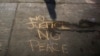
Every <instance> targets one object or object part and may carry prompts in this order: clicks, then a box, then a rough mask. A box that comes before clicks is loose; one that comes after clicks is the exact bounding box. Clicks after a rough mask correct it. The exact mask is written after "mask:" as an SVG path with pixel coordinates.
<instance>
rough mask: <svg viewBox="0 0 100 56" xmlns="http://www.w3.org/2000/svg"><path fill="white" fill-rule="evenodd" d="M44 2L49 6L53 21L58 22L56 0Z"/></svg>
mask: <svg viewBox="0 0 100 56" xmlns="http://www.w3.org/2000/svg"><path fill="white" fill-rule="evenodd" d="M44 1H45V3H46V5H47V9H48V12H49V14H50V17H51V19H52V20H53V21H55V20H56V12H55V7H56V2H55V0H44Z"/></svg>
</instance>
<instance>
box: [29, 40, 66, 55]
mask: <svg viewBox="0 0 100 56" xmlns="http://www.w3.org/2000/svg"><path fill="white" fill-rule="evenodd" d="M29 42H31V46H30V47H31V49H32V51H33V52H35V50H34V48H38V51H39V52H42V51H45V52H51V53H53V52H61V51H62V52H63V53H68V52H67V50H68V49H67V45H66V44H62V45H61V46H60V48H56V47H55V46H59V44H58V43H52V45H51V44H48V43H41V42H40V41H38V40H30V41H29ZM33 43H36V44H35V45H34V44H33Z"/></svg>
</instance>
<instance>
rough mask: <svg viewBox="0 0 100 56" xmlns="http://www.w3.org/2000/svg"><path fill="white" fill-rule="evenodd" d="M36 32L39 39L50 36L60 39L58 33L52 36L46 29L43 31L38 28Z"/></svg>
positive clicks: (48, 38) (47, 38)
mask: <svg viewBox="0 0 100 56" xmlns="http://www.w3.org/2000/svg"><path fill="white" fill-rule="evenodd" d="M37 32H38V36H39V38H40V39H42V38H46V40H50V38H51V39H52V40H60V38H61V37H60V35H56V36H52V35H51V34H50V33H49V32H48V31H47V30H46V31H45V33H44V32H43V31H41V30H39V29H38V30H37Z"/></svg>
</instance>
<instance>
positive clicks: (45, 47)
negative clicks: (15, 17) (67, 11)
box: [27, 16, 70, 54]
mask: <svg viewBox="0 0 100 56" xmlns="http://www.w3.org/2000/svg"><path fill="white" fill-rule="evenodd" d="M29 21H30V22H29V23H27V24H29V25H31V27H28V28H29V29H36V31H37V34H38V37H39V39H40V40H42V39H44V38H45V40H47V41H49V40H52V41H56V42H50V43H46V42H41V41H39V40H35V39H33V40H29V43H30V47H31V49H32V52H35V48H36V49H38V50H37V51H39V52H44V51H45V52H51V53H54V52H62V53H64V54H67V53H68V49H67V45H66V44H59V43H57V41H58V40H60V39H61V36H60V34H54V33H55V32H56V31H55V30H56V29H70V28H69V27H66V25H65V22H63V21H58V22H57V21H55V22H54V21H50V20H47V19H46V18H45V17H43V16H36V17H35V18H31V17H30V18H29ZM44 29H45V30H44ZM53 34H54V35H53Z"/></svg>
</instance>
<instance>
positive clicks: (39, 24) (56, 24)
mask: <svg viewBox="0 0 100 56" xmlns="http://www.w3.org/2000/svg"><path fill="white" fill-rule="evenodd" d="M29 21H30V22H29V23H27V24H29V25H31V27H29V29H34V28H38V29H48V28H51V29H54V28H56V29H62V30H63V29H70V28H69V27H67V26H66V25H65V24H66V23H65V22H64V21H50V20H47V19H45V17H43V16H36V17H35V18H32V17H30V18H29Z"/></svg>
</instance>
